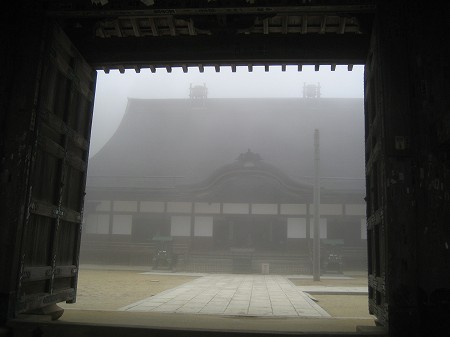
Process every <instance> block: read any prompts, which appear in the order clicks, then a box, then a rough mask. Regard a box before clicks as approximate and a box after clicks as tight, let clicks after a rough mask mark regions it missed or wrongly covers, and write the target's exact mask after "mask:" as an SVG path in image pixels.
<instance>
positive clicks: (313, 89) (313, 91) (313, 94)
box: [303, 82, 320, 98]
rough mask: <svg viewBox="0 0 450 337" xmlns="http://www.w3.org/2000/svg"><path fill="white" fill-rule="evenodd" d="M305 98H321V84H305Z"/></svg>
mask: <svg viewBox="0 0 450 337" xmlns="http://www.w3.org/2000/svg"><path fill="white" fill-rule="evenodd" d="M303 98H320V83H319V82H317V85H315V84H306V83H305V82H303Z"/></svg>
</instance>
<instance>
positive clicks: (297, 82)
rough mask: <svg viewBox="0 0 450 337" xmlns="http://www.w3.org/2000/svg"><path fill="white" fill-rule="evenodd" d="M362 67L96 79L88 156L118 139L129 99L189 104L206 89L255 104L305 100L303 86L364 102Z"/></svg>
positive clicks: (159, 72)
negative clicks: (197, 89) (196, 90)
mask: <svg viewBox="0 0 450 337" xmlns="http://www.w3.org/2000/svg"><path fill="white" fill-rule="evenodd" d="M363 74H364V67H363V66H354V67H353V70H352V71H348V70H347V67H346V66H337V67H336V70H335V71H331V70H330V67H329V66H322V67H321V68H320V71H314V67H313V66H303V70H302V71H301V72H299V71H297V66H292V67H290V66H288V67H287V69H286V71H285V72H282V71H281V67H280V66H273V67H270V71H269V72H265V71H264V67H254V68H253V72H248V69H247V67H237V71H236V72H235V73H233V72H232V71H231V68H230V67H222V68H221V71H220V72H219V73H217V72H215V69H214V68H213V67H206V68H205V71H204V73H200V72H199V70H198V68H189V72H188V73H183V71H182V69H181V68H173V69H172V73H167V71H166V70H165V69H158V70H157V71H156V73H151V72H150V70H149V69H143V70H141V73H139V74H137V73H136V72H135V71H134V70H127V71H126V72H125V73H124V74H120V73H119V71H111V72H110V73H109V74H105V73H104V72H103V71H99V72H98V74H97V88H96V94H95V104H94V119H93V124H92V136H91V148H90V154H89V156H90V157H92V156H93V155H94V154H95V153H97V152H98V151H99V150H100V149H101V148H102V147H103V145H104V144H105V143H106V142H107V141H108V139H109V138H110V137H111V136H112V135H113V134H114V132H115V131H116V129H117V127H118V126H119V124H120V121H121V120H122V117H123V115H124V113H125V108H126V104H127V98H128V97H130V98H153V99H158V98H188V97H189V86H190V84H191V83H192V85H203V83H205V84H206V86H207V87H208V97H209V98H227V97H229V98H240V97H242V98H246V97H248V98H254V97H274V98H276V97H283V98H284V97H292V98H295V97H302V90H303V84H304V83H306V84H317V83H318V82H319V83H320V85H321V94H322V97H324V98H335V97H345V98H362V97H363V96H364V88H363V87H364V85H363V78H364V77H363Z"/></svg>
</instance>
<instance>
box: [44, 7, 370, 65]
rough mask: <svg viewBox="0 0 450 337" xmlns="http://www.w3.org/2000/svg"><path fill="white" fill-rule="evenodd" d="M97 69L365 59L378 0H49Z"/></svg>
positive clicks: (327, 62)
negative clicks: (375, 0)
mask: <svg viewBox="0 0 450 337" xmlns="http://www.w3.org/2000/svg"><path fill="white" fill-rule="evenodd" d="M43 3H44V4H45V8H46V11H47V14H48V16H49V17H52V18H55V19H57V20H58V21H59V22H60V23H61V25H62V26H63V28H64V30H65V31H66V33H67V34H68V35H69V37H70V38H71V39H72V41H73V42H74V43H75V45H76V46H77V47H78V49H79V50H80V51H81V52H82V54H83V55H84V57H85V58H86V60H87V61H88V62H89V63H90V64H91V65H92V66H93V67H94V68H96V69H104V70H105V71H109V69H119V70H120V71H121V72H123V71H124V70H125V69H127V68H131V69H135V70H136V71H138V72H139V71H140V69H142V68H150V70H151V71H152V72H155V71H156V69H157V68H165V69H167V71H169V72H170V71H171V70H172V67H182V68H183V71H185V72H187V71H188V69H189V67H199V69H200V71H203V70H204V67H207V66H212V67H215V69H216V71H220V67H221V66H230V67H231V68H232V70H233V71H235V69H236V66H247V67H248V69H249V71H252V69H253V66H265V68H266V70H268V69H269V66H270V65H281V66H282V69H283V70H285V67H286V66H287V65H297V66H298V68H299V70H301V67H302V66H303V65H315V67H316V70H318V69H319V66H321V65H329V66H331V69H332V70H334V69H335V67H336V65H347V66H348V68H349V70H351V68H352V66H353V65H354V64H364V63H365V59H366V56H367V51H368V46H369V38H370V31H371V20H372V15H373V12H374V10H375V4H374V3H375V2H374V1H331V0H328V1H326V0H322V1H314V0H309V1H305V0H303V1H267V0H266V1H258V0H253V1H248V0H247V1H211V0H210V1H159V2H158V1H149V0H142V1H138V0H136V1H125V0H115V1H112V0H110V1H107V0H93V1H84V2H80V1H70V0H66V1H47V0H43Z"/></svg>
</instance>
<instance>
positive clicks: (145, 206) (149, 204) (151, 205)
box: [140, 201, 164, 213]
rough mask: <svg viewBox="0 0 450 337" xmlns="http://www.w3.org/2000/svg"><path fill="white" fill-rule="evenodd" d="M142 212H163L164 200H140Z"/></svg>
mask: <svg viewBox="0 0 450 337" xmlns="http://www.w3.org/2000/svg"><path fill="white" fill-rule="evenodd" d="M140 206H141V208H140V210H141V212H142V213H163V212H164V202H162V201H141V204H140Z"/></svg>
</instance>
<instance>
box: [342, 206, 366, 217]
mask: <svg viewBox="0 0 450 337" xmlns="http://www.w3.org/2000/svg"><path fill="white" fill-rule="evenodd" d="M345 214H346V215H363V216H365V215H366V205H365V204H346V205H345Z"/></svg>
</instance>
